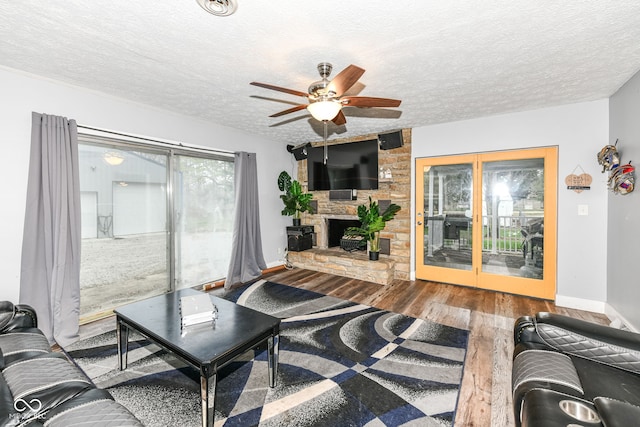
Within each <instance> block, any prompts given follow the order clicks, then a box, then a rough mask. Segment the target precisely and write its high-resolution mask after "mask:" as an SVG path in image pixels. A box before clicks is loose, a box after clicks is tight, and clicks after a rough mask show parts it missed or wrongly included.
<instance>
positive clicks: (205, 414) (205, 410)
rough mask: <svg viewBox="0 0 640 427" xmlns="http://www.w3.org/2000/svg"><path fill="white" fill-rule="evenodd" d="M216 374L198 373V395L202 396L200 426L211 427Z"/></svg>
mask: <svg viewBox="0 0 640 427" xmlns="http://www.w3.org/2000/svg"><path fill="white" fill-rule="evenodd" d="M216 380H217V375H216V374H215V373H214V374H211V375H210V373H209V372H201V373H200V396H201V397H202V427H213V421H214V417H215V409H216V407H215V404H216Z"/></svg>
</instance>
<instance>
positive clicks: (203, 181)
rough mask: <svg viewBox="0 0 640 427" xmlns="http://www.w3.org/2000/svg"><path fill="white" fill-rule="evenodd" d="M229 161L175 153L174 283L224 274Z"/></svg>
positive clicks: (231, 192)
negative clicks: (176, 154)
mask: <svg viewBox="0 0 640 427" xmlns="http://www.w3.org/2000/svg"><path fill="white" fill-rule="evenodd" d="M233 175H234V165H233V162H231V161H227V160H216V159H207V158H199V157H189V156H183V155H179V156H176V162H175V177H174V188H175V206H174V209H175V221H176V287H177V288H183V287H190V286H196V285H201V284H204V283H208V282H212V281H215V280H218V279H221V278H223V277H225V276H226V275H227V270H228V267H229V260H230V256H231V237H232V231H233V230H232V228H233V208H234V189H233Z"/></svg>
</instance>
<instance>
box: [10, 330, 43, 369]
mask: <svg viewBox="0 0 640 427" xmlns="http://www.w3.org/2000/svg"><path fill="white" fill-rule="evenodd" d="M0 349H2V356H3V358H2V360H0V369H4V367H5V366H6V365H9V364H10V363H12V362H14V361H16V360H20V359H25V358H29V357H34V356H38V355H40V354H46V353H50V352H51V347H50V346H49V341H48V340H47V338H46V337H45V336H44V334H43V333H42V332H41V331H40V330H39V329H36V328H28V329H21V330H15V331H11V332H7V333H4V334H0Z"/></svg>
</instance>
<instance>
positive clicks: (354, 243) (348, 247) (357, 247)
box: [340, 236, 367, 252]
mask: <svg viewBox="0 0 640 427" xmlns="http://www.w3.org/2000/svg"><path fill="white" fill-rule="evenodd" d="M340 247H341V248H342V249H344V250H345V251H349V252H353V251H364V250H366V249H367V242H366V241H365V240H364V239H363V238H362V236H344V237H342V238H341V239H340Z"/></svg>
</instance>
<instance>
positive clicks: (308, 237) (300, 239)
mask: <svg viewBox="0 0 640 427" xmlns="http://www.w3.org/2000/svg"><path fill="white" fill-rule="evenodd" d="M287 237H288V238H287V246H288V247H289V251H290V252H300V251H306V250H307V249H311V247H312V246H313V235H312V234H300V235H296V236H287Z"/></svg>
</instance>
